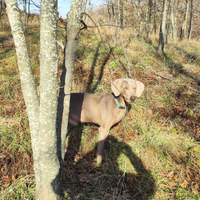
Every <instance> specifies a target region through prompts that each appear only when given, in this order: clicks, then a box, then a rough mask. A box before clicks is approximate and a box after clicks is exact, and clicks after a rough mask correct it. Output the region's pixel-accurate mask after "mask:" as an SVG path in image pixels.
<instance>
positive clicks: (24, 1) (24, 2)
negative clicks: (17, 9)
mask: <svg viewBox="0 0 200 200" xmlns="http://www.w3.org/2000/svg"><path fill="white" fill-rule="evenodd" d="M23 10H24V30H25V29H26V0H23Z"/></svg>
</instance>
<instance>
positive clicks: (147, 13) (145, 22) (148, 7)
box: [141, 0, 151, 37]
mask: <svg viewBox="0 0 200 200" xmlns="http://www.w3.org/2000/svg"><path fill="white" fill-rule="evenodd" d="M150 3H151V0H148V5H147V11H146V16H145V20H144V24H143V26H142V30H143V28H145V30H146V33H147V37H148V30H147V27H146V25H147V21H148V17H149V11H150V5H151V4H150ZM141 33H142V31H141Z"/></svg>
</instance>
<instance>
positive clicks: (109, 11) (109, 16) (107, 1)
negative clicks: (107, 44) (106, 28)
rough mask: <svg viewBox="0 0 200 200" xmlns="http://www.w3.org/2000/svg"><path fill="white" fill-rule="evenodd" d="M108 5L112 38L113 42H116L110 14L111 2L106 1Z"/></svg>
mask: <svg viewBox="0 0 200 200" xmlns="http://www.w3.org/2000/svg"><path fill="white" fill-rule="evenodd" d="M106 3H107V9H108V20H109V24H110V31H111V37H112V41H113V42H114V41H115V39H114V33H113V27H112V21H111V13H110V2H109V0H107V1H106Z"/></svg>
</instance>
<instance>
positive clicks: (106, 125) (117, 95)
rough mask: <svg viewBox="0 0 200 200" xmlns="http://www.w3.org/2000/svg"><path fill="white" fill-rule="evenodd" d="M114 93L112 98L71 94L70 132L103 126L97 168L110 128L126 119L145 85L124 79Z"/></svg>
mask: <svg viewBox="0 0 200 200" xmlns="http://www.w3.org/2000/svg"><path fill="white" fill-rule="evenodd" d="M111 89H112V92H113V93H112V94H104V95H96V94H87V93H72V94H71V100H70V113H69V121H68V130H69V129H70V127H71V126H78V124H79V123H89V122H92V123H95V124H98V125H99V126H100V127H99V142H98V146H97V164H101V161H102V154H103V147H104V142H105V140H106V138H107V136H108V133H109V130H110V128H111V127H112V126H113V125H115V124H116V123H118V122H119V121H120V120H121V119H122V118H123V117H124V116H125V114H126V110H127V103H132V102H134V101H135V99H136V97H140V95H141V94H142V92H143V91H144V84H143V83H141V82H140V81H136V80H134V79H129V78H122V79H117V80H115V81H114V82H113V83H112V85H111Z"/></svg>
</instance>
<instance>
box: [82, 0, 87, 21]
mask: <svg viewBox="0 0 200 200" xmlns="http://www.w3.org/2000/svg"><path fill="white" fill-rule="evenodd" d="M86 5H87V0H84V2H83V12H86ZM85 19H86V15H83V21H84V22H85Z"/></svg>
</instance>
